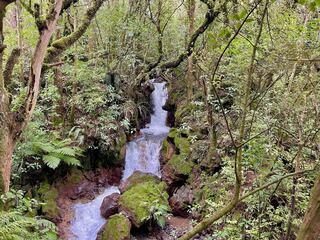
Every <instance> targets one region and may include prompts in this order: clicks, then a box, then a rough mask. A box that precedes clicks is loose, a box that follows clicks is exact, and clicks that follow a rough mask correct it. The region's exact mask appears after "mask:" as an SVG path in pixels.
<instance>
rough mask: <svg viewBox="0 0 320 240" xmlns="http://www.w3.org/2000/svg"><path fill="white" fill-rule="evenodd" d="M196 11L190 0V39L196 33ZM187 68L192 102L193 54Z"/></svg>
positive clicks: (188, 95)
mask: <svg viewBox="0 0 320 240" xmlns="http://www.w3.org/2000/svg"><path fill="white" fill-rule="evenodd" d="M195 9H196V4H195V0H189V1H188V18H189V33H188V39H189V38H190V37H191V36H192V33H193V31H194V20H195V17H194V15H195ZM187 66H188V69H187V76H186V83H187V97H188V100H189V101H191V99H192V95H193V82H194V77H193V55H192V54H191V55H190V56H189V57H188V65H187Z"/></svg>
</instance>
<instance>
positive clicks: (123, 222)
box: [97, 213, 131, 240]
mask: <svg viewBox="0 0 320 240" xmlns="http://www.w3.org/2000/svg"><path fill="white" fill-rule="evenodd" d="M130 230H131V222H130V221H129V219H128V218H127V217H126V216H124V215H123V214H121V213H120V214H116V215H113V216H111V217H110V218H109V219H108V220H107V223H106V224H105V225H104V226H103V228H102V229H101V230H100V233H99V235H98V238H97V240H130Z"/></svg>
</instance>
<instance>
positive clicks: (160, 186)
mask: <svg viewBox="0 0 320 240" xmlns="http://www.w3.org/2000/svg"><path fill="white" fill-rule="evenodd" d="M166 187H167V186H166V184H165V183H164V182H160V183H159V182H157V181H156V180H153V181H147V182H144V183H138V184H136V185H134V186H132V187H131V188H130V189H129V190H127V191H126V192H124V193H123V194H122V195H121V197H120V201H119V202H120V207H121V209H122V210H124V211H125V212H126V213H128V215H129V216H130V218H131V219H132V222H133V223H134V224H135V225H136V227H140V226H141V225H142V224H144V223H145V222H146V221H147V220H148V219H149V218H150V217H151V208H152V207H153V206H154V205H156V204H158V205H164V206H166V207H167V208H169V203H168V198H169V195H168V194H167V192H166Z"/></svg>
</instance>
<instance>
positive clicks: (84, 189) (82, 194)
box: [69, 182, 95, 200]
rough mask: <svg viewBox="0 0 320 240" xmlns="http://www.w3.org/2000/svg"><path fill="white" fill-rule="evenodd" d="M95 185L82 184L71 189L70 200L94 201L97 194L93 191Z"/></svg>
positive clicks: (91, 183)
mask: <svg viewBox="0 0 320 240" xmlns="http://www.w3.org/2000/svg"><path fill="white" fill-rule="evenodd" d="M94 185H95V184H94V183H93V182H82V183H81V184H79V186H74V187H73V188H71V189H70V190H71V192H70V193H69V194H70V198H71V199H72V200H76V199H79V198H86V199H93V198H94V196H95V193H94V191H93V189H94V187H95V186H94Z"/></svg>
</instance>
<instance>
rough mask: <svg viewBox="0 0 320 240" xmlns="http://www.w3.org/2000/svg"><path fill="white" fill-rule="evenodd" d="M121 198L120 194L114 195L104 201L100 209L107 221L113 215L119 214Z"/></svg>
mask: <svg viewBox="0 0 320 240" xmlns="http://www.w3.org/2000/svg"><path fill="white" fill-rule="evenodd" d="M119 198H120V194H119V193H113V194H111V195H109V196H106V197H105V198H104V199H103V202H102V204H101V207H100V214H101V216H103V217H104V218H106V219H107V218H108V217H110V216H111V215H114V214H116V213H118V208H119V204H118V202H119Z"/></svg>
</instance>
